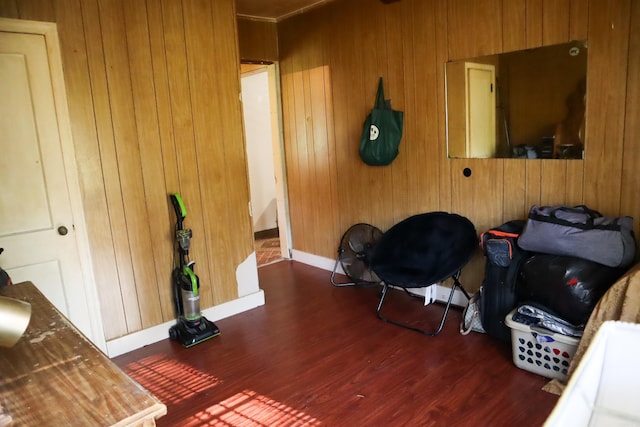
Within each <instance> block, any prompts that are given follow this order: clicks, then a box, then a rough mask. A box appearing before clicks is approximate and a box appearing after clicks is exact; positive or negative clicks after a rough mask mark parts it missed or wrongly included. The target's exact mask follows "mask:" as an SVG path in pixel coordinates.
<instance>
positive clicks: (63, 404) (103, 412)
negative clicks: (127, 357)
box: [0, 282, 167, 426]
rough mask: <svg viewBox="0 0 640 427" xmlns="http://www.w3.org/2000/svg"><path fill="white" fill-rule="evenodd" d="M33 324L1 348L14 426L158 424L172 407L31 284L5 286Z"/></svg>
mask: <svg viewBox="0 0 640 427" xmlns="http://www.w3.org/2000/svg"><path fill="white" fill-rule="evenodd" d="M0 295H2V296H6V297H11V298H15V299H19V300H22V301H26V302H28V303H30V304H31V308H32V311H31V312H32V314H31V321H30V323H29V326H28V327H27V330H26V332H25V334H24V335H23V336H22V338H20V341H18V343H17V344H16V345H15V346H13V347H11V348H4V347H0V407H2V408H3V410H4V413H5V414H6V415H8V416H10V417H11V418H12V419H13V424H12V425H14V426H36V425H37V426H39V425H51V426H136V425H144V426H153V425H155V419H156V418H159V417H161V416H162V415H164V414H166V413H167V408H166V406H165V405H164V404H163V403H162V402H160V401H159V400H158V399H156V398H155V397H154V396H153V395H152V394H150V393H149V392H148V391H147V390H145V389H144V388H142V387H141V386H140V385H139V384H138V383H136V382H135V381H134V380H133V379H131V378H130V377H129V376H127V375H126V374H125V373H124V372H123V371H122V370H121V369H120V368H118V366H116V365H115V364H114V363H113V362H111V360H109V358H108V357H107V356H106V355H105V354H104V353H102V352H101V351H100V350H99V349H98V348H97V347H96V346H95V345H93V343H91V342H90V341H89V340H88V339H87V338H86V337H85V336H84V335H83V334H82V333H81V332H80V331H79V330H78V329H76V328H75V326H73V325H72V324H71V323H70V322H69V321H68V320H67V319H66V318H65V317H64V316H63V315H62V314H61V313H60V312H59V311H58V310H56V308H55V307H54V306H53V305H52V304H51V303H50V302H49V301H48V300H47V299H46V298H45V297H44V295H42V293H40V291H38V289H37V288H36V287H35V286H34V285H33V284H32V283H31V282H23V283H18V284H16V285H13V286H6V287H2V288H0Z"/></svg>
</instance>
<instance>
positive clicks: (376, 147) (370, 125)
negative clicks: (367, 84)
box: [360, 77, 404, 166]
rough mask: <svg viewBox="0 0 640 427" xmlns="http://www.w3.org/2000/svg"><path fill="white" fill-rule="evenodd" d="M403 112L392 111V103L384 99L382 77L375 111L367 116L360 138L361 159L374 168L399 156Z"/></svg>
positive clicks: (386, 163) (374, 107)
mask: <svg viewBox="0 0 640 427" xmlns="http://www.w3.org/2000/svg"><path fill="white" fill-rule="evenodd" d="M403 115H404V113H403V112H402V111H394V110H392V109H391V101H390V100H385V99H384V87H383V86H382V77H380V81H379V83H378V93H377V95H376V103H375V105H374V106H373V110H371V113H370V114H369V115H368V116H367V118H366V119H365V121H364V125H363V127H362V136H361V137H360V158H362V160H363V161H364V162H365V163H366V164H368V165H372V166H385V165H388V164H389V163H391V162H392V161H393V160H394V159H395V158H396V157H397V156H398V146H399V145H400V140H401V139H402V122H403Z"/></svg>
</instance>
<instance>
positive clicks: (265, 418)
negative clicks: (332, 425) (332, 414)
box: [180, 390, 320, 427]
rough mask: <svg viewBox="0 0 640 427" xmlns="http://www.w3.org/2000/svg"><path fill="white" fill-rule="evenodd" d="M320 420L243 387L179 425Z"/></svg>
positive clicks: (304, 423)
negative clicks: (240, 390) (242, 389)
mask: <svg viewBox="0 0 640 427" xmlns="http://www.w3.org/2000/svg"><path fill="white" fill-rule="evenodd" d="M319 425H320V421H318V420H317V419H315V418H313V417H311V416H309V415H307V414H305V413H304V412H301V411H298V410H296V409H293V408H291V407H289V406H287V405H285V404H283V403H280V402H278V401H276V400H273V399H270V398H268V397H266V396H262V395H260V394H258V393H256V392H255V391H251V390H245V391H243V392H240V393H237V394H235V395H234V396H231V397H230V398H228V399H226V400H224V401H222V402H219V403H217V404H215V405H213V406H210V407H209V408H207V409H205V410H204V411H201V412H198V413H197V414H195V415H193V416H192V417H190V418H189V419H187V420H185V421H184V423H180V426H181V427H195V426H319Z"/></svg>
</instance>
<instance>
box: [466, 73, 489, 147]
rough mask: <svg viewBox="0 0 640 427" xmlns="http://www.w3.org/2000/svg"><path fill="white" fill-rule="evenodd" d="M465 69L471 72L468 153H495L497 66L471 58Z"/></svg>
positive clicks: (468, 75)
mask: <svg viewBox="0 0 640 427" xmlns="http://www.w3.org/2000/svg"><path fill="white" fill-rule="evenodd" d="M465 69H466V76H467V79H466V82H467V157H472V158H488V157H495V154H496V118H495V117H496V97H495V89H494V88H495V82H496V72H495V67H494V66H493V65H487V64H474V63H471V62H467V63H465Z"/></svg>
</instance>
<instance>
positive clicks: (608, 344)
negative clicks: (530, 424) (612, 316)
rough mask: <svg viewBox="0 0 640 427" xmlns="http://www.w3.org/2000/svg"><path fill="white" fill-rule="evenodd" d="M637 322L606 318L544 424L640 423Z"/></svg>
mask: <svg viewBox="0 0 640 427" xmlns="http://www.w3.org/2000/svg"><path fill="white" fill-rule="evenodd" d="M638 361H640V325H639V324H635V323H623V322H614V321H607V322H605V323H604V324H603V325H602V326H601V327H600V329H599V330H598V332H597V333H596V335H595V337H594V339H593V341H592V342H591V344H590V345H589V348H588V349H587V351H586V352H585V355H584V357H583V358H582V360H581V361H580V364H579V365H578V367H577V368H576V370H575V372H574V374H573V375H572V376H571V379H570V380H569V383H568V384H567V387H566V388H565V390H564V392H563V393H562V396H561V397H560V399H559V400H558V403H557V404H556V406H555V408H554V409H553V411H552V412H551V415H549V417H548V418H547V421H546V423H545V427H565V426H576V427H577V426H589V427H595V426H602V427H618V426H640V400H639V399H640V370H638Z"/></svg>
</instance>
